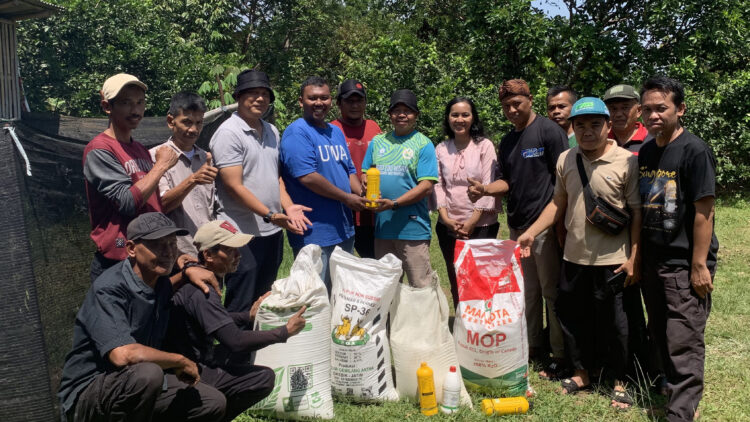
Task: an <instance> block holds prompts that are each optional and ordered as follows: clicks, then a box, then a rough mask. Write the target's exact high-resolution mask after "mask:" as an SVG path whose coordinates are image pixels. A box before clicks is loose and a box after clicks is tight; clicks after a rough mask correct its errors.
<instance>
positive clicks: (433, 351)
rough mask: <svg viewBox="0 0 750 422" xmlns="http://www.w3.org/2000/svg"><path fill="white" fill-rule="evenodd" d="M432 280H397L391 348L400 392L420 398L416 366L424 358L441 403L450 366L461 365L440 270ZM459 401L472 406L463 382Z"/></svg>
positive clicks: (405, 395) (392, 318)
mask: <svg viewBox="0 0 750 422" xmlns="http://www.w3.org/2000/svg"><path fill="white" fill-rule="evenodd" d="M432 280H433V281H432V285H430V286H428V287H411V286H409V285H407V284H401V283H399V284H398V286H397V287H398V288H397V292H396V297H395V298H394V299H393V304H392V305H391V315H390V318H391V352H392V353H393V366H394V367H395V372H396V389H397V390H398V394H399V396H401V397H408V398H410V399H411V400H417V399H418V397H417V369H418V368H419V366H420V364H421V363H422V362H427V365H429V366H430V368H432V371H433V374H434V379H435V395H436V397H437V400H438V403H442V402H443V380H444V379H445V376H446V375H447V374H448V372H449V371H450V367H451V366H456V367H458V359H456V349H455V345H454V342H453V336H452V335H451V333H450V330H449V329H448V316H449V315H450V308H449V307H448V300H447V299H446V298H445V294H444V293H443V290H442V289H441V288H440V282H439V280H438V277H437V274H434V273H433V279H432ZM460 403H461V405H462V406H467V407H472V404H471V397H469V394H468V393H467V392H466V387H464V386H463V384H462V385H461V401H460Z"/></svg>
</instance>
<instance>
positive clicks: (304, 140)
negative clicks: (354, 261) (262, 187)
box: [280, 118, 357, 249]
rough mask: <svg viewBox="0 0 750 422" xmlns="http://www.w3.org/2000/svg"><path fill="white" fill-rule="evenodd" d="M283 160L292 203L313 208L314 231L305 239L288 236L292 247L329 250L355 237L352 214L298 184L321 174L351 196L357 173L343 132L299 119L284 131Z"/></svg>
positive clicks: (283, 173) (282, 140)
mask: <svg viewBox="0 0 750 422" xmlns="http://www.w3.org/2000/svg"><path fill="white" fill-rule="evenodd" d="M280 158H281V164H282V172H281V174H282V177H283V179H284V185H285V186H286V191H287V193H288V194H289V196H290V197H291V198H292V201H293V202H294V203H295V204H301V205H305V206H307V207H310V208H312V211H310V212H306V213H305V215H306V216H307V218H308V219H309V220H310V221H311V222H312V223H313V226H312V228H310V229H308V230H306V231H305V233H304V235H302V236H300V235H296V234H294V233H287V237H288V239H289V245H290V246H291V247H292V248H295V249H300V248H302V247H303V246H305V245H309V244H316V245H319V246H321V247H325V246H332V245H336V244H339V243H341V242H343V241H345V240H347V239H349V238H350V237H352V236H354V224H353V218H352V212H351V210H350V209H349V208H347V207H346V206H345V205H344V204H342V203H341V202H339V201H336V200H334V199H331V198H326V197H324V196H321V195H318V194H317V193H315V192H313V191H311V190H310V189H308V188H307V187H306V186H305V185H303V184H302V182H300V181H299V180H298V179H299V178H300V177H302V176H305V175H308V174H310V173H318V174H320V175H321V176H323V177H324V178H325V179H326V180H328V181H329V182H330V183H331V184H333V185H334V186H336V187H337V188H339V189H341V190H342V191H344V192H347V193H351V184H350V182H349V175H350V174H356V172H357V169H356V168H355V167H354V163H353V162H352V159H351V157H350V155H349V148H347V146H346V139H344V134H343V133H342V132H341V129H339V128H337V127H336V126H333V125H332V124H330V123H327V124H326V127H325V128H319V127H316V126H313V125H311V124H309V123H307V121H305V119H303V118H299V119H297V120H295V121H294V122H292V124H290V125H289V126H288V127H287V128H286V130H284V135H283V137H282V139H281V154H280Z"/></svg>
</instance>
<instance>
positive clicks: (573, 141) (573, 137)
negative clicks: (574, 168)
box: [568, 133, 578, 148]
mask: <svg viewBox="0 0 750 422" xmlns="http://www.w3.org/2000/svg"><path fill="white" fill-rule="evenodd" d="M576 145H578V142H576V134H575V133H571V134H570V135H568V146H569V147H570V148H573V147H575V146H576Z"/></svg>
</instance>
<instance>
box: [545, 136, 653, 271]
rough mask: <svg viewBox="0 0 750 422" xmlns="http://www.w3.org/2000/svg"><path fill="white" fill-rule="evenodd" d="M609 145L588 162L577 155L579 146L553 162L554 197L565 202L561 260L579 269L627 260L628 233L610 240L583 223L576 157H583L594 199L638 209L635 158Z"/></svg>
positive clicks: (579, 178) (584, 205)
mask: <svg viewBox="0 0 750 422" xmlns="http://www.w3.org/2000/svg"><path fill="white" fill-rule="evenodd" d="M607 142H609V143H610V145H612V148H610V150H609V151H607V152H605V153H604V155H602V156H601V157H599V158H597V159H595V160H593V161H591V160H589V159H588V158H586V156H585V155H584V154H583V153H581V152H580V146H577V147H575V148H572V149H569V150H567V151H565V152H563V153H562V154H560V158H559V159H558V160H557V167H556V171H557V181H556V183H555V196H556V197H562V198H564V200H565V201H566V202H567V209H566V212H565V228H566V229H567V230H568V234H567V237H566V238H565V252H564V256H563V259H565V260H566V261H568V262H572V263H574V264H579V265H617V264H622V263H624V262H625V261H627V259H628V257H629V256H630V229H629V228H625V229H624V230H623V231H621V232H620V233H619V234H617V235H616V236H612V235H610V234H607V233H605V232H603V231H602V230H600V229H598V228H596V227H595V226H594V225H592V224H591V223H589V222H588V221H586V201H585V199H584V197H583V185H582V184H581V177H580V175H579V174H578V165H577V164H576V156H577V155H579V154H580V155H581V156H582V157H583V167H584V169H585V170H586V174H587V176H588V179H589V186H591V190H593V191H594V195H597V196H599V197H600V198H602V199H604V200H605V201H607V202H609V203H610V204H612V205H614V206H616V207H620V208H626V206H627V208H628V209H630V210H633V209H640V208H641V198H640V196H639V192H638V158H637V157H636V156H635V155H633V154H632V153H630V152H628V151H627V150H625V149H623V148H620V147H618V146H617V143H616V142H615V141H614V140H612V139H609V140H607Z"/></svg>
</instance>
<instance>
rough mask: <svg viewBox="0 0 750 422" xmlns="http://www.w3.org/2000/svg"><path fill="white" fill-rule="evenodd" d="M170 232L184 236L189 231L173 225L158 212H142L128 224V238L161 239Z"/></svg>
mask: <svg viewBox="0 0 750 422" xmlns="http://www.w3.org/2000/svg"><path fill="white" fill-rule="evenodd" d="M170 234H176V235H178V236H186V235H188V234H190V232H188V231H187V230H185V229H182V228H179V227H177V226H175V224H174V222H173V221H172V220H170V219H169V217H167V216H166V215H164V214H162V213H160V212H147V213H143V214H141V215H139V216H138V217H136V218H134V219H133V221H131V222H130V224H128V240H138V239H145V240H153V239H161V238H162V237H165V236H169V235H170Z"/></svg>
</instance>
